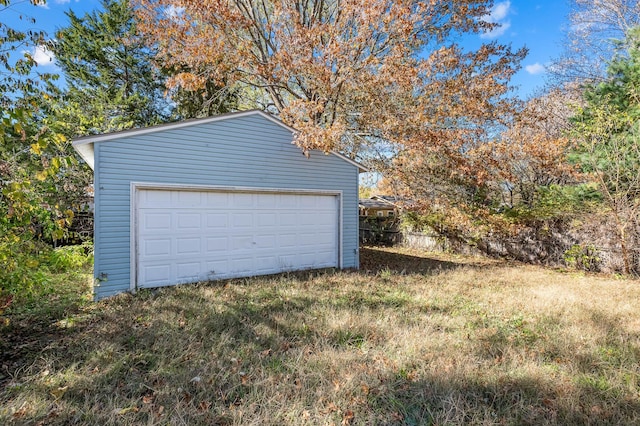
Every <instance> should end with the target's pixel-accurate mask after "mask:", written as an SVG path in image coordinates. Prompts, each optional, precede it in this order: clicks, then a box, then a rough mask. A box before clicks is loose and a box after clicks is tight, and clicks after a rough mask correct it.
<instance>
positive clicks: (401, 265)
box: [360, 247, 487, 274]
mask: <svg viewBox="0 0 640 426" xmlns="http://www.w3.org/2000/svg"><path fill="white" fill-rule="evenodd" d="M486 265H487V262H480V261H479V262H471V261H465V262H462V261H461V262H451V261H448V260H440V259H436V258H434V257H425V256H413V255H410V254H405V253H398V252H397V251H388V250H384V249H381V248H376V247H361V248H360V270H361V271H364V272H373V273H379V272H382V271H389V272H393V273H396V274H432V273H437V272H440V271H449V270H452V269H458V268H462V267H481V266H486Z"/></svg>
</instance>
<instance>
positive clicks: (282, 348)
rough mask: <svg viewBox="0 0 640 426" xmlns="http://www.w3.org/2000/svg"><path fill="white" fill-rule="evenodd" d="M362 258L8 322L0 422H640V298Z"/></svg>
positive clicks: (505, 273) (424, 259) (591, 280)
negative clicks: (355, 265)
mask: <svg viewBox="0 0 640 426" xmlns="http://www.w3.org/2000/svg"><path fill="white" fill-rule="evenodd" d="M362 257H363V259H362V263H363V270H362V271H360V272H336V273H333V272H326V273H319V272H313V273H302V274H290V275H285V276H277V277H267V278H255V279H246V280H233V281H227V282H224V283H217V284H216V283H214V284H209V285H206V284H202V285H191V286H183V287H178V288H171V289H165V290H160V291H155V292H150V291H145V292H142V293H140V294H138V295H135V296H130V295H122V296H119V297H116V298H113V299H111V300H107V301H103V302H100V303H97V304H90V305H85V306H84V307H81V308H78V309H75V310H74V311H73V312H67V314H66V316H65V317H64V318H56V319H54V320H52V319H50V321H49V323H46V324H44V323H43V322H42V321H40V322H38V321H36V320H35V319H34V318H31V317H29V316H20V315H15V316H14V317H10V318H9V319H10V320H11V322H10V323H9V325H6V326H5V327H4V329H2V333H3V336H9V337H8V338H7V340H5V342H4V344H5V346H4V347H5V349H7V348H8V349H7V350H6V351H5V353H4V354H3V367H2V368H3V369H4V371H5V374H6V377H5V380H4V382H3V383H2V384H1V386H2V388H0V423H3V424H12V423H15V424H75V423H80V424H85V423H90V424H150V425H153V424H178V425H179V424H367V425H369V424H409V425H411V424H437V425H441V424H535V425H538V424H639V423H640V310H639V307H640V306H639V305H640V302H639V301H640V282H638V281H631V280H615V279H612V278H607V277H598V276H585V275H579V274H574V273H567V272H557V271H551V270H548V269H542V268H538V267H533V266H523V265H520V264H509V263H504V262H497V261H488V260H483V259H479V258H462V257H451V256H448V257H444V256H438V257H433V256H431V255H429V256H425V255H423V254H420V253H418V252H411V251H407V250H397V249H396V250H390V249H389V250H377V249H368V250H364V251H363V253H362ZM29 327H36V329H34V330H30V329H29ZM38 327H39V328H38ZM18 330H21V331H23V332H21V333H19V332H18ZM25 330H26V331H25ZM3 339H5V337H3ZM29 339H31V340H29ZM20 345H26V348H27V349H24V348H22V349H21V348H20Z"/></svg>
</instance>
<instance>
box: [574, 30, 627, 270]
mask: <svg viewBox="0 0 640 426" xmlns="http://www.w3.org/2000/svg"><path fill="white" fill-rule="evenodd" d="M625 44H626V45H627V46H628V50H627V52H626V53H625V54H623V55H618V56H617V57H616V58H615V59H614V60H613V61H611V63H610V64H609V67H608V70H607V79H606V80H604V81H603V82H601V83H599V84H596V85H591V86H587V87H586V89H585V93H584V97H585V100H586V107H585V108H584V110H582V111H581V112H580V113H579V114H578V115H577V117H576V130H577V135H578V137H579V141H580V149H579V152H578V154H577V159H578V162H579V163H580V164H581V165H582V167H583V169H584V171H586V172H588V173H590V174H591V175H592V176H593V178H594V180H595V181H596V182H597V183H598V184H599V187H600V190H601V192H602V194H603V196H604V200H605V203H606V204H607V207H608V209H609V211H610V212H611V215H612V219H613V220H612V222H613V223H614V224H615V226H616V231H617V239H618V243H619V245H620V247H621V251H622V260H623V269H624V272H625V273H631V272H636V273H637V272H640V271H639V270H638V262H637V259H635V260H634V257H635V256H638V255H640V247H638V245H639V244H640V123H639V120H638V119H639V118H640V28H635V29H633V30H630V31H629V33H628V34H627V38H626V40H625ZM634 251H635V254H634Z"/></svg>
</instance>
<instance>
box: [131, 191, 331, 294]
mask: <svg viewBox="0 0 640 426" xmlns="http://www.w3.org/2000/svg"><path fill="white" fill-rule="evenodd" d="M136 194H137V200H136V208H137V213H136V222H137V223H136V228H137V230H136V258H137V265H136V266H137V267H136V270H137V286H138V287H140V288H144V287H160V286H167V285H173V284H181V283H188V282H196V281H203V280H212V279H221V278H234V277H244V276H252V275H263V274H273V273H278V272H283V271H290V270H300V269H313V268H326V267H338V266H339V260H338V244H339V200H338V196H337V195H332V194H331V195H327V194H304V193H303V194H298V193H295V194H294V193H260V192H255V193H253V192H223V191H187V190H156V189H140V190H137V191H136Z"/></svg>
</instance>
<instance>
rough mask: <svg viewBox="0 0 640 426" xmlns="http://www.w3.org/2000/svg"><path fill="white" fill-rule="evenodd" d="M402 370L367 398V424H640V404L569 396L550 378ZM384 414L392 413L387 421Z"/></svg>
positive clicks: (586, 393)
mask: <svg viewBox="0 0 640 426" xmlns="http://www.w3.org/2000/svg"><path fill="white" fill-rule="evenodd" d="M405 375H406V374H405V373H403V372H401V373H400V374H398V373H396V374H393V375H391V376H388V377H383V378H381V379H380V385H379V386H378V387H376V388H374V389H372V390H371V391H369V394H368V396H367V406H366V408H367V410H366V411H365V412H363V413H362V414H361V417H365V418H366V417H367V413H381V415H380V417H381V418H366V419H365V421H363V422H362V423H364V424H376V423H381V424H382V423H387V419H388V417H389V414H390V413H393V414H392V416H393V418H395V419H396V421H394V422H393V423H395V424H404V425H408V424H410V425H429V424H456V425H459V424H518V425H542V424H562V425H621V424H629V425H630V424H637V423H636V422H637V421H638V420H640V414H638V413H640V411H638V410H640V403H639V402H638V400H637V399H635V400H625V399H621V398H613V397H606V396H603V395H599V394H594V392H593V389H591V388H590V387H588V386H578V387H577V388H576V389H575V390H574V391H573V394H571V395H570V396H569V395H566V394H565V391H564V390H563V389H562V388H561V387H557V386H556V384H554V383H553V382H552V381H550V380H546V379H545V378H534V377H530V376H523V377H500V378H493V379H491V378H489V377H488V378H487V380H482V381H479V380H477V379H474V378H473V377H462V378H461V377H447V374H446V373H443V374H438V375H434V376H428V377H420V378H417V379H407V378H405V377H404V376H405ZM383 416H386V418H387V419H385V418H384V417H383Z"/></svg>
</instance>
